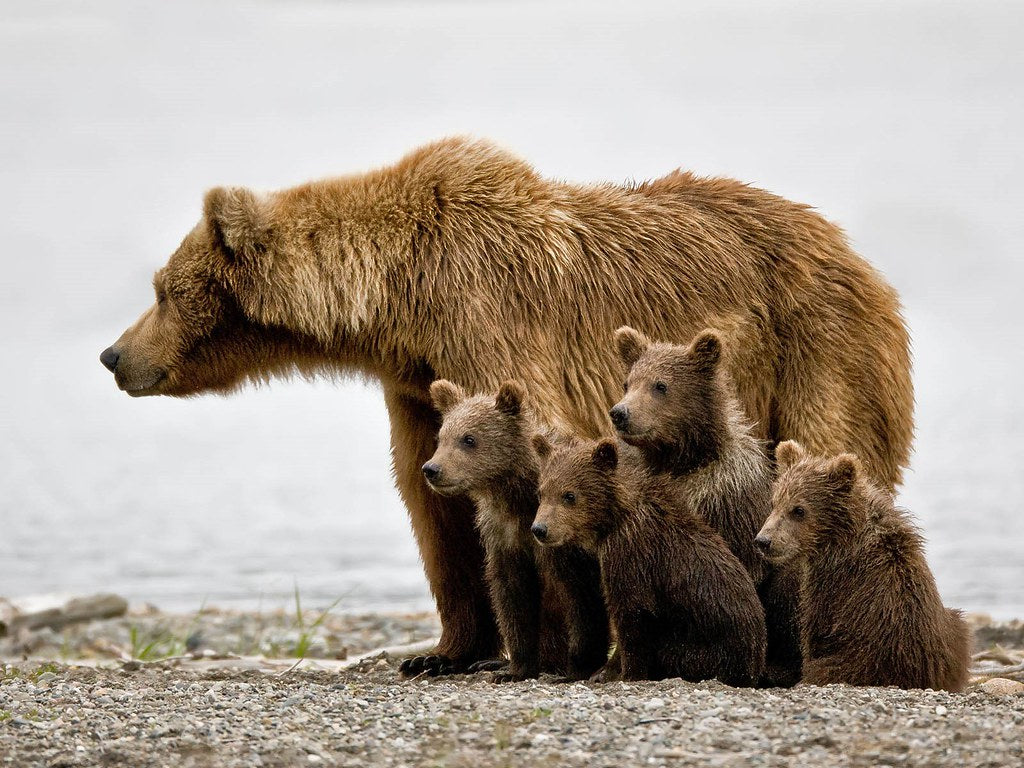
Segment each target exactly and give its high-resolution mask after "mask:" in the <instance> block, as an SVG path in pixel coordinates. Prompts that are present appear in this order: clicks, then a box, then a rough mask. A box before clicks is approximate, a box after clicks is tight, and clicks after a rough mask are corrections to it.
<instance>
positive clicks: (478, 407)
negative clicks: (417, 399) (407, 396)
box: [422, 379, 530, 496]
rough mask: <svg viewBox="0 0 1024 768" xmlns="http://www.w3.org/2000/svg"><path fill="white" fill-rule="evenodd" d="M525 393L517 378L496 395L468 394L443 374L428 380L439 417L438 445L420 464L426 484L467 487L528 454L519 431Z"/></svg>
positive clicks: (459, 490) (479, 485) (445, 489)
mask: <svg viewBox="0 0 1024 768" xmlns="http://www.w3.org/2000/svg"><path fill="white" fill-rule="evenodd" d="M524 396H525V390H524V389H523V387H522V385H520V384H519V383H518V382H515V381H506V382H505V383H504V384H502V385H501V388H500V389H499V390H498V393H497V395H496V396H494V397H488V396H486V395H476V396H472V397H470V396H467V395H466V393H465V391H464V390H463V389H462V388H461V387H459V386H458V385H457V384H453V383H452V382H450V381H447V380H445V379H439V380H437V381H435V382H434V383H433V384H431V385H430V397H431V400H432V401H433V403H434V407H435V408H437V410H438V411H439V412H440V413H441V416H442V421H441V429H440V431H439V432H438V435H437V449H436V450H435V451H434V455H433V456H431V457H430V459H429V460H428V461H427V462H426V463H425V464H424V465H423V468H422V469H423V476H424V477H425V478H426V481H427V484H428V485H429V486H430V487H431V488H432V489H433V490H435V491H437V492H438V493H440V494H442V495H445V496H456V495H461V494H465V493H470V492H472V491H474V490H480V489H483V488H486V487H487V486H489V485H491V484H493V483H495V482H497V481H499V480H500V479H501V478H502V477H505V476H507V475H508V474H509V473H510V468H511V469H514V468H515V466H516V464H517V463H521V462H522V461H523V460H524V458H525V459H529V458H530V454H529V445H528V443H527V437H526V436H525V435H524V434H523V415H522V406H523V399H524Z"/></svg>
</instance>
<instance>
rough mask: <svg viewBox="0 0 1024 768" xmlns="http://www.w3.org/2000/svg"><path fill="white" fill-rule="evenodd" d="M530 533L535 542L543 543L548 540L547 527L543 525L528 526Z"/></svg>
mask: <svg viewBox="0 0 1024 768" xmlns="http://www.w3.org/2000/svg"><path fill="white" fill-rule="evenodd" d="M530 532H531V533H533V537H534V538H535V539H537V541H539V542H541V543H544V542H545V541H547V538H548V527H547V526H546V525H545V524H544V523H534V524H533V525H532V526H530Z"/></svg>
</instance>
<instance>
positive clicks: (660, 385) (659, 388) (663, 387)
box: [654, 381, 668, 395]
mask: <svg viewBox="0 0 1024 768" xmlns="http://www.w3.org/2000/svg"><path fill="white" fill-rule="evenodd" d="M654 391H655V392H657V393H658V394H659V395H664V394H665V393H666V392H668V385H667V384H666V383H665V382H664V381H656V382H654Z"/></svg>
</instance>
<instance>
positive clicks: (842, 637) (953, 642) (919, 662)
mask: <svg viewBox="0 0 1024 768" xmlns="http://www.w3.org/2000/svg"><path fill="white" fill-rule="evenodd" d="M776 457H777V460H778V465H779V473H780V474H779V479H778V480H777V482H776V484H775V489H774V494H773V499H772V503H773V508H772V514H771V516H770V517H769V518H768V521H767V522H766V523H765V525H764V527H763V528H762V530H761V532H760V534H759V535H758V539H759V542H760V543H761V546H762V547H763V548H764V549H765V552H766V555H767V556H768V557H769V558H770V559H771V560H772V561H773V562H779V563H792V562H796V563H799V564H800V565H802V566H803V567H802V568H801V572H802V583H801V591H802V594H803V603H804V612H803V632H802V635H803V644H804V653H805V661H804V677H803V681H804V682H806V683H812V684H815V685H826V684H828V683H848V684H850V685H878V686H885V685H895V686H899V687H901V688H934V689H945V690H948V691H960V690H962V689H963V687H964V685H965V684H966V683H967V674H968V672H967V669H968V664H969V660H970V641H969V634H968V629H967V626H966V625H965V624H964V622H963V619H962V618H961V616H960V613H959V612H958V611H951V610H948V609H946V608H945V607H943V605H942V601H941V599H940V598H939V593H938V589H937V588H936V586H935V580H934V578H933V577H932V573H931V570H929V568H928V563H927V562H926V560H925V557H924V551H923V543H922V541H921V537H920V535H919V533H918V532H917V529H916V528H915V527H914V525H913V523H912V522H911V521H910V520H909V519H908V517H907V515H906V514H905V513H904V512H902V511H900V510H898V509H896V507H895V506H894V504H893V498H892V495H891V494H890V493H888V492H886V491H882V490H880V489H879V488H877V487H876V486H875V485H873V484H872V483H871V482H870V481H869V480H868V479H867V478H866V477H865V473H864V471H863V469H862V468H861V466H860V462H859V461H858V460H857V458H856V457H855V456H853V455H851V454H843V455H840V456H838V457H835V458H830V459H825V458H817V457H812V456H809V455H807V454H806V453H805V452H804V451H803V449H802V448H800V446H799V445H797V444H796V443H794V442H792V441H789V442H785V443H781V444H780V445H779V447H778V449H777V452H776Z"/></svg>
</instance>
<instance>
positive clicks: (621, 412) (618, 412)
mask: <svg viewBox="0 0 1024 768" xmlns="http://www.w3.org/2000/svg"><path fill="white" fill-rule="evenodd" d="M608 415H609V416H611V417H612V424H614V425H615V427H616V428H617V429H625V428H626V425H627V424H629V409H628V408H627V407H626V406H624V405H622V404H621V403H620V404H619V405H616V406H615V407H614V408H612V409H611V411H609V412H608Z"/></svg>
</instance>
